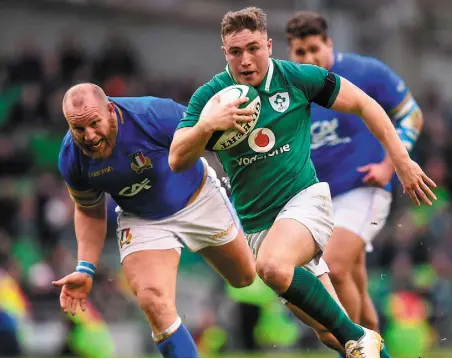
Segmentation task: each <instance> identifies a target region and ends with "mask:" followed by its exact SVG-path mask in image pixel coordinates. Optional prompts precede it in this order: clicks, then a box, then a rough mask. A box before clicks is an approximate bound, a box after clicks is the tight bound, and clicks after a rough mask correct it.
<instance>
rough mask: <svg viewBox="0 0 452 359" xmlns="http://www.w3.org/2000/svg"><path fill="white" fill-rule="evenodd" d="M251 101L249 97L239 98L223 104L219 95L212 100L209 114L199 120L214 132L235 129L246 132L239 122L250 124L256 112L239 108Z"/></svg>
mask: <svg viewBox="0 0 452 359" xmlns="http://www.w3.org/2000/svg"><path fill="white" fill-rule="evenodd" d="M247 101H249V99H248V98H247V97H244V98H239V99H237V100H234V101H232V102H229V103H221V102H220V96H219V95H218V94H217V95H215V96H214V98H213V99H212V106H211V107H210V109H209V110H208V112H207V113H206V114H205V115H204V116H203V117H202V118H200V119H199V122H200V124H201V125H204V126H206V128H209V129H210V130H211V131H212V132H214V131H226V130H229V129H231V128H235V129H236V130H237V131H239V132H241V133H243V134H244V133H245V132H246V131H245V130H244V129H243V127H242V126H240V125H239V124H238V123H237V122H250V121H252V120H253V115H254V110H253V109H248V108H238V107H239V106H240V105H241V104H242V103H245V102H247Z"/></svg>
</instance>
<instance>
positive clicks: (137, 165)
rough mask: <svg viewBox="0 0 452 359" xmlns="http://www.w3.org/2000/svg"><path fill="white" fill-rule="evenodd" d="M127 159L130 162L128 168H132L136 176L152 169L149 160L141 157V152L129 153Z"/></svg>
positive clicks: (143, 156)
mask: <svg viewBox="0 0 452 359" xmlns="http://www.w3.org/2000/svg"><path fill="white" fill-rule="evenodd" d="M129 158H130V159H131V160H132V163H131V164H130V167H132V169H133V170H134V171H135V172H136V173H137V174H140V173H141V172H143V171H144V170H145V169H147V168H152V163H151V159H150V158H149V157H146V156H145V155H143V152H141V151H137V152H134V153H131V154H130V155H129Z"/></svg>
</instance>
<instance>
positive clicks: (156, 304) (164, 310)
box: [137, 287, 176, 318]
mask: <svg viewBox="0 0 452 359" xmlns="http://www.w3.org/2000/svg"><path fill="white" fill-rule="evenodd" d="M137 299H138V304H139V306H140V308H141V310H142V311H143V312H144V313H145V314H146V315H147V316H148V317H150V318H154V317H155V316H159V315H164V314H169V313H171V312H172V311H176V308H175V304H174V301H173V299H172V298H169V297H168V295H165V293H164V291H163V290H161V289H158V288H155V287H147V288H144V289H141V290H138V291H137Z"/></svg>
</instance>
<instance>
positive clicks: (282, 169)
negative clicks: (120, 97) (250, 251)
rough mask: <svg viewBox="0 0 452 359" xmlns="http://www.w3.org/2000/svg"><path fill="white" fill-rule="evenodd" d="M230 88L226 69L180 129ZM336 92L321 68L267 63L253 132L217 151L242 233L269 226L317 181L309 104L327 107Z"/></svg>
mask: <svg viewBox="0 0 452 359" xmlns="http://www.w3.org/2000/svg"><path fill="white" fill-rule="evenodd" d="M234 84H235V81H234V79H233V78H232V76H231V73H230V71H229V68H228V67H226V71H224V72H222V73H220V74H217V75H215V76H214V77H213V79H212V80H211V81H209V82H208V83H206V84H204V85H203V86H201V87H200V88H198V90H196V92H195V93H194V94H193V96H192V98H191V100H190V103H189V105H188V109H187V111H186V114H185V116H184V118H183V119H182V120H181V122H180V124H179V126H178V128H183V127H193V126H194V125H196V123H197V122H198V120H199V116H200V113H201V111H202V109H203V108H204V106H205V104H206V103H207V102H208V101H209V99H210V98H211V97H212V96H213V95H214V94H215V93H217V92H219V91H220V90H222V89H224V88H225V87H228V86H231V85H234ZM339 88H340V78H339V76H337V75H335V74H332V73H329V72H328V71H327V70H325V69H323V68H320V67H317V66H314V65H299V64H295V63H292V62H289V61H282V60H275V59H270V64H269V69H268V72H267V75H266V77H265V78H264V80H263V81H262V83H261V84H260V85H259V86H258V87H257V88H256V90H257V91H258V92H259V96H260V98H261V105H262V108H261V113H260V116H259V119H258V121H257V123H256V125H255V127H254V129H253V131H252V132H251V133H250V134H249V136H248V138H247V139H245V140H244V141H242V142H241V143H240V144H238V145H236V146H235V147H233V148H230V149H228V150H225V151H217V152H216V153H217V156H218V158H219V159H220V161H221V163H222V165H223V167H224V170H225V172H226V173H227V175H228V176H229V178H230V182H231V190H232V200H233V203H234V206H235V208H236V210H237V213H238V215H239V218H240V221H241V223H242V226H243V229H244V230H245V232H246V233H254V232H259V231H262V230H264V229H268V228H270V227H271V225H272V224H273V222H274V220H275V218H276V216H277V215H278V213H279V212H280V211H281V209H282V208H283V207H284V206H285V205H286V203H287V202H289V200H290V199H291V198H293V197H294V196H295V195H296V194H298V193H299V192H300V191H302V190H303V189H305V188H307V187H309V186H311V185H312V184H314V183H317V182H318V179H317V177H316V173H315V169H314V166H313V164H312V162H311V149H310V145H311V133H310V128H311V105H310V104H311V102H316V103H318V104H319V105H321V106H324V107H330V106H331V105H332V104H333V103H334V101H335V100H336V97H337V94H338V92H339Z"/></svg>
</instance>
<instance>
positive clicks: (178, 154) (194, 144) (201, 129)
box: [168, 123, 213, 172]
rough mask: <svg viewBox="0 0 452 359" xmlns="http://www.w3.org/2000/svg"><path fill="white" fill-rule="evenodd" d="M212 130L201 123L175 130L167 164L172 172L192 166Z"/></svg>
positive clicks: (204, 147)
mask: <svg viewBox="0 0 452 359" xmlns="http://www.w3.org/2000/svg"><path fill="white" fill-rule="evenodd" d="M212 134H213V130H211V129H208V128H206V127H205V126H203V125H202V124H199V123H198V124H197V125H196V126H194V127H188V128H182V129H179V130H177V131H176V133H175V135H174V138H173V141H172V143H171V147H170V152H169V159H168V162H169V166H170V167H171V170H172V171H173V172H182V171H185V170H186V169H188V168H190V167H191V166H193V164H194V163H195V162H196V161H197V159H198V158H199V157H201V156H202V154H203V153H204V151H205V149H206V145H207V142H208V141H209V139H210V137H211V136H212Z"/></svg>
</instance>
